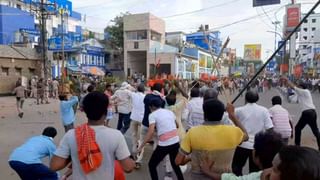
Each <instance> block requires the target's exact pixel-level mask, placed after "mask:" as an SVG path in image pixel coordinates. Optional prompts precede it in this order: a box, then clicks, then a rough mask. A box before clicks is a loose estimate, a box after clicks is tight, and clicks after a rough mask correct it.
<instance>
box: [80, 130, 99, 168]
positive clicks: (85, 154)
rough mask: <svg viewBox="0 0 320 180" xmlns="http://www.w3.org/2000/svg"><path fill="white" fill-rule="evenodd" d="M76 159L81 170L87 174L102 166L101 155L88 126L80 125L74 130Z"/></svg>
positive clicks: (92, 132) (92, 131)
mask: <svg viewBox="0 0 320 180" xmlns="http://www.w3.org/2000/svg"><path fill="white" fill-rule="evenodd" d="M75 135H76V141H77V148H78V158H79V162H80V165H81V168H82V170H83V172H84V173H85V174H88V173H90V172H92V171H94V170H96V169H98V168H99V167H100V165H101V164H102V159H103V156H102V153H101V151H100V148H99V145H98V144H97V142H96V137H95V132H94V130H93V129H92V128H91V127H89V126H88V124H82V125H80V126H78V127H77V128H76V129H75Z"/></svg>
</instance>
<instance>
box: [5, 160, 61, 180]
mask: <svg viewBox="0 0 320 180" xmlns="http://www.w3.org/2000/svg"><path fill="white" fill-rule="evenodd" d="M9 165H10V167H11V168H12V169H13V170H15V171H16V172H17V173H18V175H19V176H20V178H21V179H22V180H32V179H37V180H58V175H57V173H56V172H54V171H51V170H50V169H49V168H48V167H47V166H45V165H43V164H25V163H23V162H20V161H9Z"/></svg>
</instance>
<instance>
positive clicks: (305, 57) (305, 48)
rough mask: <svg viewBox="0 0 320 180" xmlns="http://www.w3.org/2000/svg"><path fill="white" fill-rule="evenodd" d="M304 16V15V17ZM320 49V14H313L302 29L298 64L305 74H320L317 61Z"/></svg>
mask: <svg viewBox="0 0 320 180" xmlns="http://www.w3.org/2000/svg"><path fill="white" fill-rule="evenodd" d="M303 16H304V15H303ZM319 48H320V13H314V14H311V15H310V16H309V17H308V19H307V20H306V21H304V22H303V24H302V25H301V28H300V36H299V58H298V62H297V64H300V66H301V67H302V69H303V73H304V74H308V75H310V76H317V75H319V74H320V62H319V61H318V60H315V58H314V57H315V52H316V51H317V49H319Z"/></svg>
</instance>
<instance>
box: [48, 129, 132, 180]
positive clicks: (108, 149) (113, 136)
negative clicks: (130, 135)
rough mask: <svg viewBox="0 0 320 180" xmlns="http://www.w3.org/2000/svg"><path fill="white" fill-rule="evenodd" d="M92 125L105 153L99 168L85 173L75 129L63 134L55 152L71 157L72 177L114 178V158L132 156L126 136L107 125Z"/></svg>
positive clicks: (91, 178)
mask: <svg viewBox="0 0 320 180" xmlns="http://www.w3.org/2000/svg"><path fill="white" fill-rule="evenodd" d="M90 127H91V128H93V129H94V131H95V134H96V142H97V143H98V145H99V148H100V150H101V152H102V155H103V160H102V164H101V166H100V167H99V168H98V169H96V170H95V171H93V172H91V173H89V174H86V175H85V174H84V172H83V170H82V168H81V166H80V162H79V158H78V148H77V142H76V139H75V133H74V129H72V130H70V131H68V132H67V133H66V134H65V135H64V136H63V138H62V139H61V141H60V145H59V147H58V149H57V150H56V152H55V153H54V154H55V155H57V156H59V157H62V158H65V159H67V158H69V157H71V160H72V179H76V180H97V179H114V160H115V159H118V160H123V159H125V158H128V157H129V156H130V152H129V149H128V146H127V143H126V141H125V139H124V136H123V135H122V134H121V132H120V131H118V130H115V129H111V128H108V127H105V126H90Z"/></svg>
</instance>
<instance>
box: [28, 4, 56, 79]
mask: <svg viewBox="0 0 320 180" xmlns="http://www.w3.org/2000/svg"><path fill="white" fill-rule="evenodd" d="M55 7H56V4H55V3H50V2H47V1H45V0H41V1H40V2H34V1H31V2H30V11H33V12H34V13H35V17H36V18H37V19H38V20H39V24H40V44H39V46H40V47H41V57H42V62H43V67H42V68H43V76H42V77H43V78H44V79H45V80H47V79H48V72H49V71H50V67H48V64H47V63H48V40H47V23H46V21H47V19H48V17H49V16H51V15H54V14H55ZM50 8H51V9H53V10H52V11H49V9H50Z"/></svg>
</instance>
